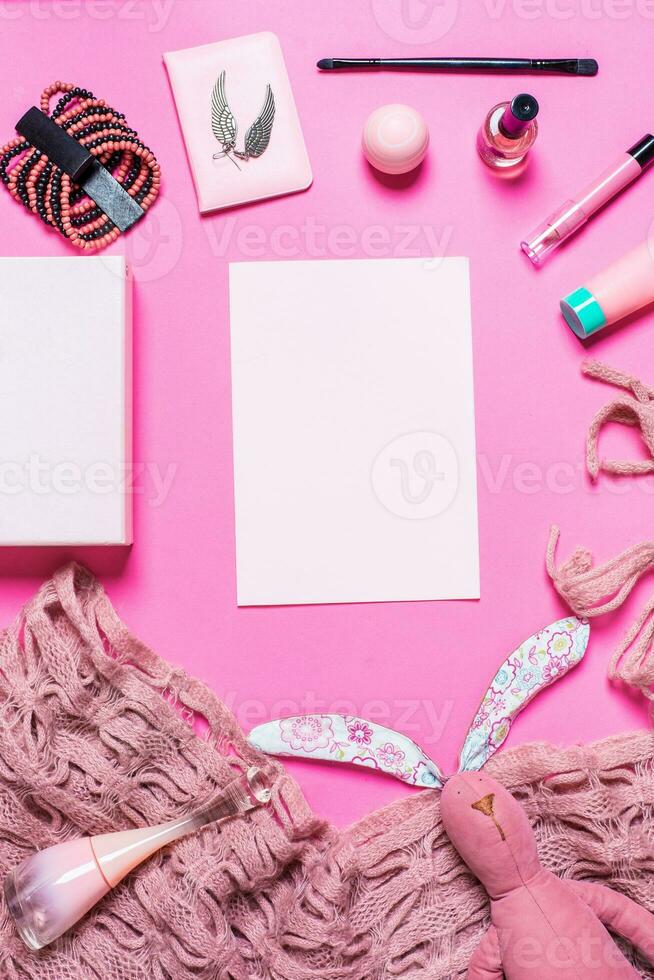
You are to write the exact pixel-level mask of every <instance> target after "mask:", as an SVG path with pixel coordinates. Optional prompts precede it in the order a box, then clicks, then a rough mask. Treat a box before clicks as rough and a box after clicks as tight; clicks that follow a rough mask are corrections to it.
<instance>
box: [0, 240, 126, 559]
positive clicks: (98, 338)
mask: <svg viewBox="0 0 654 980" xmlns="http://www.w3.org/2000/svg"><path fill="white" fill-rule="evenodd" d="M0 323H1V327H0V545H55V544H67V545H70V544H76V545H126V544H130V543H131V541H132V494H131V492H130V484H131V480H130V479H129V474H130V472H131V451H132V329H131V280H130V277H129V274H128V270H127V266H126V262H125V259H124V258H123V257H121V256H107V257H104V258H100V257H87V256H79V257H75V258H0Z"/></svg>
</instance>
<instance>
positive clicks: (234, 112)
mask: <svg viewBox="0 0 654 980" xmlns="http://www.w3.org/2000/svg"><path fill="white" fill-rule="evenodd" d="M164 61H165V63H166V68H167V69H168V75H169V77H170V82H171V85H172V89H173V95H174V97H175V103H176V105H177V112H178V114H179V119H180V123H181V127H182V132H183V134H184V141H185V143H186V151H187V153H188V158H189V162H190V164H191V172H192V174H193V181H194V183H195V189H196V191H197V195H198V205H199V208H200V211H201V212H205V211H214V210H216V209H217V208H228V207H231V206H233V205H235V204H246V203H247V202H249V201H259V200H261V199H262V198H265V197H278V196H279V195H280V194H292V193H293V192H294V191H301V190H304V189H305V188H307V187H308V186H309V185H310V184H311V180H312V175H311V165H310V163H309V157H308V155H307V149H306V146H305V144H304V137H303V136H302V128H301V126H300V120H299V117H298V114H297V109H296V108H295V100H294V99H293V92H292V89H291V83H290V81H289V78H288V74H287V72H286V65H285V63H284V56H283V54H282V49H281V47H280V44H279V39H278V38H277V36H276V35H275V34H271V33H269V32H268V31H265V32H263V33H261V34H248V35H247V36H245V37H235V38H231V39H229V40H227V41H218V42H217V43H216V44H204V45H202V46H201V47H197V48H186V49H184V50H182V51H169V52H167V53H166V54H164Z"/></svg>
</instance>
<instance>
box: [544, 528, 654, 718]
mask: <svg viewBox="0 0 654 980" xmlns="http://www.w3.org/2000/svg"><path fill="white" fill-rule="evenodd" d="M559 535H560V531H559V528H558V527H557V526H556V524H553V525H552V527H551V528H550V537H549V542H548V545H547V553H546V557H545V565H546V567H547V572H548V574H549V576H550V578H551V579H552V583H553V585H554V588H555V589H556V591H557V592H558V593H559V595H560V596H561V598H562V599H564V600H565V602H567V604H568V605H569V607H570V609H572V611H573V612H574V613H575V615H577V616H579V617H581V618H582V619H592V618H593V617H595V616H603V615H604V614H605V613H610V612H615V610H616V609H618V608H619V607H620V606H621V605H622V603H623V602H624V601H625V600H626V599H627V598H628V597H629V595H630V593H631V591H632V589H633V588H634V586H635V585H636V584H637V582H638V581H639V580H640V579H641V578H642V577H643V575H646V574H648V573H650V572H651V571H652V570H654V541H643V542H641V543H640V544H635V545H632V547H631V548H627V549H626V551H623V552H621V554H619V555H616V556H615V558H611V559H609V561H607V562H605V563H604V564H603V565H594V564H593V556H592V554H591V553H590V551H588V550H587V549H586V548H577V549H576V550H575V551H574V552H573V553H572V555H571V556H570V558H568V560H567V561H565V562H563V564H561V565H558V566H557V565H556V562H555V556H556V547H557V544H558V540H559ZM609 677H610V678H611V680H621V681H624V682H625V683H626V684H629V685H630V686H631V687H635V688H638V689H639V690H640V691H641V692H642V694H644V695H645V697H646V698H649V699H650V700H651V701H652V700H654V689H653V687H652V685H654V598H652V599H650V600H649V601H648V602H647V603H646V605H645V608H644V609H643V611H642V612H641V613H640V615H639V616H638V619H637V620H636V621H635V622H634V624H633V625H632V626H631V627H630V628H629V631H628V632H627V634H626V636H625V637H624V638H623V639H622V640H621V641H620V643H619V644H618V646H617V648H616V649H615V651H614V653H613V655H612V657H611V661H610V663H609Z"/></svg>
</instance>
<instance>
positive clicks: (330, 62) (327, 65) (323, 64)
mask: <svg viewBox="0 0 654 980" xmlns="http://www.w3.org/2000/svg"><path fill="white" fill-rule="evenodd" d="M333 67H334V59H333V58H321V59H320V61H318V62H317V64H316V68H323V69H328V70H329V69H331V68H333Z"/></svg>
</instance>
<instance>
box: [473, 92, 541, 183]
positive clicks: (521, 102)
mask: <svg viewBox="0 0 654 980" xmlns="http://www.w3.org/2000/svg"><path fill="white" fill-rule="evenodd" d="M537 114H538V102H537V101H536V99H535V98H534V97H533V95H527V94H526V93H522V94H521V95H516V97H515V98H514V99H512V100H511V101H510V102H500V103H499V105H496V106H493V108H492V109H491V110H490V112H489V113H488V115H487V116H486V118H485V120H484V124H483V126H482V127H481V129H480V130H479V133H478V135H477V151H478V152H479V156H480V157H481V158H482V160H483V161H484V163H486V164H487V165H488V166H489V167H495V168H496V169H498V170H511V169H512V168H514V167H518V166H519V165H520V164H521V163H522V162H523V160H524V159H525V157H526V155H527V153H528V152H529V150H530V148H531V147H532V146H533V143H534V140H535V139H536V136H537V135H538V123H537V122H536V116H537Z"/></svg>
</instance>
